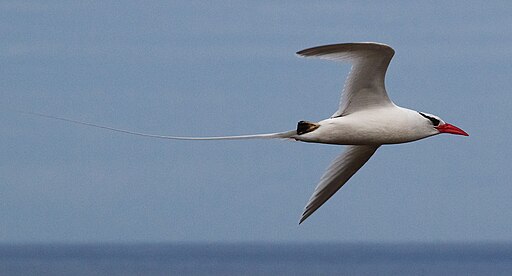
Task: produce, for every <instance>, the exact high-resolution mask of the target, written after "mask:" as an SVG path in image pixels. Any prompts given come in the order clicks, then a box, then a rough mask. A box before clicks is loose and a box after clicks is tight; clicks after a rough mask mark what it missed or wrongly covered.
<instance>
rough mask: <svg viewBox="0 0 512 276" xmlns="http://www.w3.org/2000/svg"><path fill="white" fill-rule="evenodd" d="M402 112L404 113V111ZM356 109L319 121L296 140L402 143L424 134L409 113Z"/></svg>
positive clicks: (332, 142) (369, 143) (352, 143)
mask: <svg viewBox="0 0 512 276" xmlns="http://www.w3.org/2000/svg"><path fill="white" fill-rule="evenodd" d="M402 113H403V114H402ZM402 113H398V114H394V113H392V112H375V113H371V112H368V113H359V114H357V113H354V114H350V115H347V116H342V117H337V118H329V119H326V120H323V121H320V122H319V125H320V127H318V129H316V130H314V131H312V132H309V133H306V134H304V135H299V136H298V137H297V140H301V141H304V142H312V143H324V144H338V145H382V144H399V143H406V142H411V141H415V140H419V139H422V138H425V137H427V136H430V135H432V134H429V135H425V133H423V132H421V131H419V129H418V127H417V125H416V122H415V121H414V120H412V119H410V118H409V116H408V115H410V114H409V113H406V112H405V113H404V112H402ZM413 118H414V117H413Z"/></svg>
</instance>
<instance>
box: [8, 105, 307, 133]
mask: <svg viewBox="0 0 512 276" xmlns="http://www.w3.org/2000/svg"><path fill="white" fill-rule="evenodd" d="M15 111H16V112H19V113H23V114H27V115H32V116H38V117H43V118H48V119H53V120H60V121H64V122H69V123H73V124H79V125H84V126H90V127H95V128H101V129H107V130H110V131H115V132H120V133H125V134H131V135H137V136H143V137H150V138H158V139H170V140H199V141H201V140H247V139H290V138H293V136H295V135H296V134H297V132H296V130H290V131H285V132H276V133H265V134H251V135H235V136H215V137H183V136H167V135H157V134H149V133H142V132H135V131H131V130H125V129H120V128H114V127H109V126H103V125H99V124H95V123H89V122H83V121H77V120H73V119H68V118H63V117H57V116H53V115H48V114H43V113H37V112H30V111H21V110H15Z"/></svg>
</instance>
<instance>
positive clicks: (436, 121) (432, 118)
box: [418, 112, 440, 126]
mask: <svg viewBox="0 0 512 276" xmlns="http://www.w3.org/2000/svg"><path fill="white" fill-rule="evenodd" d="M418 113H419V114H420V115H421V116H423V117H425V118H427V119H429V120H430V121H431V122H432V124H433V125H434V126H438V125H439V123H440V121H439V120H438V119H436V118H434V117H430V116H427V115H425V114H423V113H421V112H418Z"/></svg>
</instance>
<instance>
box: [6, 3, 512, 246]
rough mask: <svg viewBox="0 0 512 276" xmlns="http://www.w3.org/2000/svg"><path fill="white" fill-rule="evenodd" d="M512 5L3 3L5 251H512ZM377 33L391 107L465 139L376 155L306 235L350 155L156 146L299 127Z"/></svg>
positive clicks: (234, 144) (279, 147)
mask: <svg viewBox="0 0 512 276" xmlns="http://www.w3.org/2000/svg"><path fill="white" fill-rule="evenodd" d="M511 14H512V4H511V3H510V2H509V1H502V2H499V1H493V2H477V1H434V2H429V3H428V4H427V3H415V2H409V1H382V2H372V1H347V2H345V1H324V2H319V3H312V2H311V1H222V2H220V1H215V2H209V1H70V2H65V1H44V2H41V1H1V2H0V34H1V37H2V39H1V40H0V64H1V65H0V95H1V104H0V129H2V132H1V133H2V134H1V135H0V242H3V243H17V242H23V243H28V242H190V241H193V242H240V241H243V242H253V241H256V242H257V241H265V242H294V241H301V242H302V241H305V242H319V241H322V242H327V241H336V242H347V241H350V242H357V241H367V242H407V241H419V242H439V241H462V242H471V241H509V242H510V241H512V232H511V231H510V229H511V227H512V223H511V222H512V201H511V200H510V199H511V197H512V185H510V179H511V178H512V170H511V169H510V155H511V154H512V147H511V146H510V143H509V140H510V139H509V135H510V133H511V132H512V124H511V123H510V118H511V116H510V109H511V106H512V94H511V91H510V87H511V80H512V77H511V76H512V17H511V16H510V15H511ZM355 41H377V42H382V43H386V44H389V45H391V46H392V47H393V48H394V49H395V51H396V54H395V57H394V59H393V61H392V62H391V65H390V68H389V70H388V75H387V82H386V84H387V90H388V93H389V94H390V96H391V98H392V99H393V101H394V102H395V103H397V104H398V105H401V106H404V107H409V108H412V109H416V110H420V111H425V112H428V113H432V114H436V115H439V116H441V117H442V118H443V119H444V120H445V121H447V122H449V123H453V124H455V125H457V126H459V127H461V128H462V129H464V130H466V131H467V132H468V133H470V135H471V136H470V137H467V138H466V137H461V136H450V135H440V136H436V137H433V138H430V139H426V140H423V141H419V142H415V143H411V144H404V145H398V146H384V147H382V148H380V149H379V151H378V152H377V154H376V155H374V157H373V158H372V159H371V160H370V161H369V162H368V163H367V164H366V165H365V167H363V168H362V169H361V170H360V171H359V172H358V173H357V174H356V175H355V176H354V177H353V178H352V179H351V180H350V181H349V182H348V184H347V185H345V186H344V187H343V189H342V190H340V191H339V192H338V193H337V194H336V195H335V196H334V197H333V198H332V199H331V200H329V201H328V202H327V203H326V204H325V205H324V206H323V207H322V208H320V209H319V210H318V211H317V212H316V213H315V214H314V215H313V216H311V217H310V218H309V219H308V220H307V221H306V222H305V223H303V224H302V225H300V226H298V225H297V223H298V220H299V217H300V214H301V212H302V209H303V207H304V205H305V204H306V202H307V200H308V198H309V196H310V195H311V193H312V192H313V189H314V187H315V185H316V183H317V181H318V180H319V178H320V176H321V174H322V173H323V171H324V170H325V168H326V167H327V166H328V165H329V163H330V162H331V160H332V159H334V158H335V156H337V155H338V154H339V153H340V152H341V151H342V147H341V146H330V145H314V144H305V143H294V142H282V141H217V142H186V141H166V140H157V139H148V138H141V137H135V136H129V135H125V134H119V133H112V132H109V131H105V130H100V129H94V128H89V127H84V126H77V125H73V124H69V123H65V122H60V121H53V120H47V119H42V118H34V117H30V116H27V115H23V114H19V113H15V112H12V111H10V110H9V108H14V109H21V110H27V111H34V112H42V113H47V114H52V115H57V116H63V117H67V118H71V119H76V120H83V121H89V122H95V123H98V124H103V125H109V126H113V127H118V128H124V129H130V130H134V131H140V132H148V133H154V134H163V135H190V136H211V135H230V134H250V133H265V132H275V131H283V130H289V129H294V128H295V126H296V122H297V121H299V120H311V121H315V120H321V119H323V118H326V117H328V116H330V115H331V114H332V113H333V112H334V111H335V110H336V109H337V106H338V98H339V94H340V91H341V88H342V85H343V81H344V79H345V77H346V75H347V73H348V71H349V68H350V66H349V65H346V64H337V63H333V62H328V61H322V60H315V59H300V58H297V57H296V56H295V55H294V53H295V52H296V51H298V50H301V49H303V48H308V47H312V46H317V45H322V44H329V43H341V42H355Z"/></svg>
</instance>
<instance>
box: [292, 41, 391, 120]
mask: <svg viewBox="0 0 512 276" xmlns="http://www.w3.org/2000/svg"><path fill="white" fill-rule="evenodd" d="M297 54H298V55H300V56H303V57H319V58H323V59H329V60H335V61H346V62H350V63H351V64H352V70H351V71H350V74H349V75H348V78H347V80H346V81H345V87H344V88H343V92H342V93H341V100H340V106H339V109H338V111H336V112H335V113H334V114H333V115H332V117H339V116H343V115H347V114H350V113H354V112H356V111H359V110H362V109H369V108H372V107H380V106H385V105H393V102H392V101H391V100H390V99H389V97H388V94H387V93H386V88H385V87H384V78H385V76H386V70H387V68H388V65H389V62H390V61H391V58H392V57H393V55H394V54H395V51H394V50H393V48H391V47H389V46H388V45H385V44H380V43H373V42H365V43H345V44H332V45H325V46H318V47H313V48H309V49H305V50H302V51H299V52H297Z"/></svg>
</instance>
